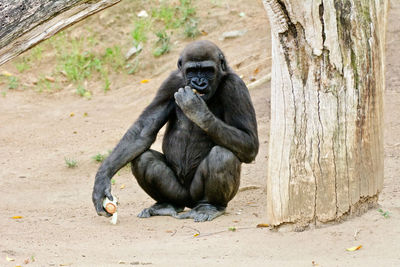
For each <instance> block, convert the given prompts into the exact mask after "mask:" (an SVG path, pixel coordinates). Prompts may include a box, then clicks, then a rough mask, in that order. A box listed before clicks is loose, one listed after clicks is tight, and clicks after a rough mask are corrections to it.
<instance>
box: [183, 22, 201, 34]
mask: <svg viewBox="0 0 400 267" xmlns="http://www.w3.org/2000/svg"><path fill="white" fill-rule="evenodd" d="M198 24H199V21H198V20H197V19H193V18H191V19H189V20H188V21H186V22H185V25H184V33H185V36H186V37H188V38H192V39H194V38H196V37H197V36H198V35H199V34H200V31H199V29H198V28H197V26H198Z"/></svg>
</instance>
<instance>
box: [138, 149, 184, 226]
mask: <svg viewBox="0 0 400 267" xmlns="http://www.w3.org/2000/svg"><path fill="white" fill-rule="evenodd" d="M132 173H133V175H134V176H135V177H136V180H137V181H138V183H139V185H140V187H142V188H143V190H144V191H145V192H146V193H147V194H148V195H149V196H150V197H152V198H153V199H154V200H155V201H157V203H156V204H154V205H153V206H151V207H149V208H146V209H144V210H143V211H142V212H140V213H139V214H138V217H141V218H148V217H150V216H155V215H170V216H175V215H177V214H178V213H179V212H181V211H183V209H184V207H185V203H186V202H187V201H188V199H189V193H188V191H187V190H186V189H185V188H184V187H183V186H182V185H181V184H180V183H179V182H178V179H177V178H176V176H175V174H174V172H173V171H172V170H171V169H170V168H169V167H168V166H167V164H166V162H165V157H164V155H163V154H161V153H160V152H157V151H155V150H151V149H150V150H148V151H146V152H144V153H142V154H141V155H140V156H138V157H137V158H136V159H134V160H133V161H132Z"/></svg>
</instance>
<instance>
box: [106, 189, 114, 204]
mask: <svg viewBox="0 0 400 267" xmlns="http://www.w3.org/2000/svg"><path fill="white" fill-rule="evenodd" d="M104 193H105V195H106V197H107V198H108V199H109V200H111V201H113V200H114V198H113V196H112V195H111V188H106V190H105V191H104Z"/></svg>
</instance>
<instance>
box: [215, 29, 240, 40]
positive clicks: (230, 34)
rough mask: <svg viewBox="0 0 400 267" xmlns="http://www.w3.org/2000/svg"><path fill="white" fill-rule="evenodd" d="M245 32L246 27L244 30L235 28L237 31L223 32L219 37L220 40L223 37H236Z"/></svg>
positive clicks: (223, 38)
mask: <svg viewBox="0 0 400 267" xmlns="http://www.w3.org/2000/svg"><path fill="white" fill-rule="evenodd" d="M246 32H247V30H246V29H244V30H237V31H230V32H224V33H222V36H221V37H220V38H219V39H220V40H221V41H223V40H225V39H230V38H236V37H240V36H243V35H245V34H246Z"/></svg>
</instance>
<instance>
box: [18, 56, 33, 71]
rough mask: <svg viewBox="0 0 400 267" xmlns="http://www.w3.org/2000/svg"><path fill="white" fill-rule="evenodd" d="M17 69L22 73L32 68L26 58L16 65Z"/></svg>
mask: <svg viewBox="0 0 400 267" xmlns="http://www.w3.org/2000/svg"><path fill="white" fill-rule="evenodd" d="M15 67H16V68H17V70H18V72H20V73H22V72H24V71H26V70H29V69H30V68H31V66H30V64H29V62H28V60H26V58H22V60H21V61H20V62H17V63H15Z"/></svg>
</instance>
